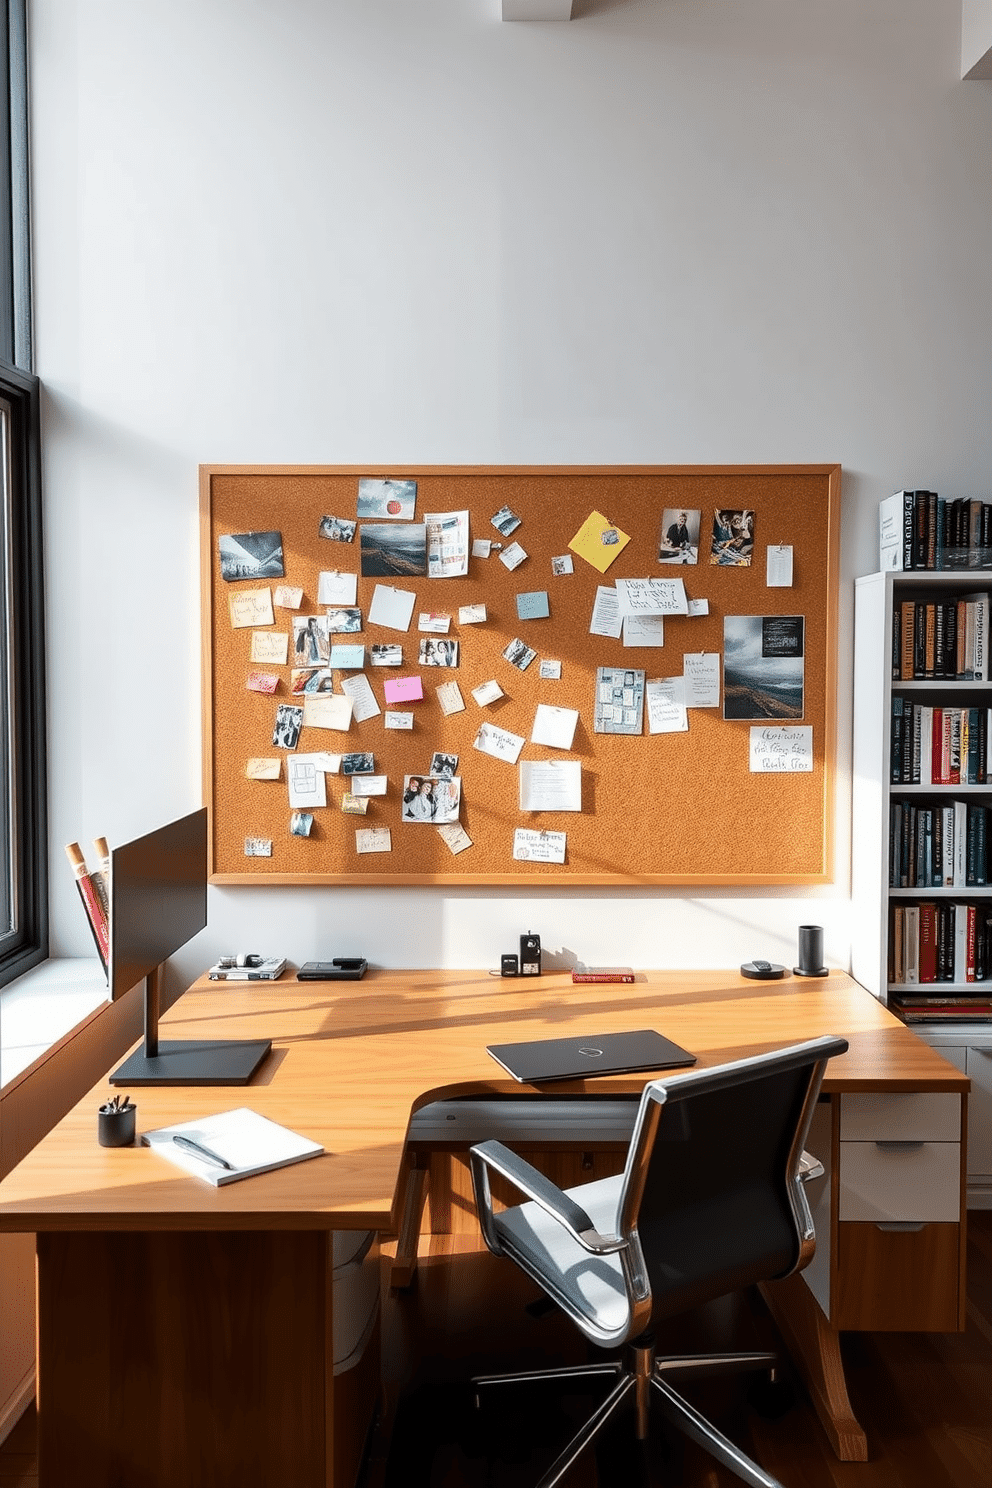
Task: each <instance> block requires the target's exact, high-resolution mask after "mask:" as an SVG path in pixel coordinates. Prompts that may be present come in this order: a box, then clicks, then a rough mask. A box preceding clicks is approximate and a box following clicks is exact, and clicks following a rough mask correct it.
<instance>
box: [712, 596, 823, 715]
mask: <svg viewBox="0 0 992 1488" xmlns="http://www.w3.org/2000/svg"><path fill="white" fill-rule="evenodd" d="M804 628H805V627H804V623H803V617H802V615H725V616H724V620H723V716H724V718H749V719H754V720H758V719H765V718H773V719H777V720H781V721H783V722H785V721H788V720H794V719H800V718H802V716H803V708H804V695H803V683H804V667H805V661H804V656H803V653H804V650H805V646H804Z"/></svg>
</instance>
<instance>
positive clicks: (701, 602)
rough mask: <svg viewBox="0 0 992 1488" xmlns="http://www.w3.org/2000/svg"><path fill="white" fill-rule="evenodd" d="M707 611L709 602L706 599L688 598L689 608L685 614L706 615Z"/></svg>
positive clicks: (708, 610)
mask: <svg viewBox="0 0 992 1488" xmlns="http://www.w3.org/2000/svg"><path fill="white" fill-rule="evenodd" d="M709 612H710V602H709V600H708V599H690V600H689V608H688V610H687V611H686V614H687V615H708V614H709Z"/></svg>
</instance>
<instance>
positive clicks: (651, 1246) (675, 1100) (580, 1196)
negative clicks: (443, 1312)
mask: <svg viewBox="0 0 992 1488" xmlns="http://www.w3.org/2000/svg"><path fill="white" fill-rule="evenodd" d="M846 1049H847V1041H846V1040H845V1039H840V1038H830V1037H824V1038H816V1039H810V1040H809V1041H807V1042H805V1043H801V1044H794V1045H792V1046H790V1047H788V1048H785V1049H780V1050H777V1051H775V1052H773V1053H768V1054H758V1055H755V1056H754V1057H753V1058H750V1059H741V1060H737V1061H735V1062H734V1063H732V1064H723V1065H719V1066H717V1067H716V1068H714V1069H703V1070H692V1071H689V1072H686V1073H684V1074H676V1075H672V1076H669V1077H666V1078H664V1079H660V1080H654V1081H652V1082H651V1083H650V1084H648V1085H646V1086H645V1088H644V1091H643V1093H642V1095H641V1102H640V1106H639V1109H638V1114H637V1120H636V1123H635V1126H634V1132H633V1136H632V1138H631V1143H630V1148H629V1151H628V1154H627V1162H626V1166H625V1167H624V1170H623V1172H622V1173H620V1174H618V1175H617V1176H616V1177H613V1178H603V1179H600V1180H598V1181H597V1182H594V1183H584V1184H582V1185H580V1186H579V1187H578V1188H571V1189H568V1190H567V1191H563V1190H562V1189H560V1188H558V1187H557V1185H556V1184H554V1183H552V1182H551V1181H550V1179H548V1178H545V1177H544V1175H543V1174H542V1173H539V1172H538V1171H537V1169H536V1168H533V1167H532V1166H531V1165H530V1163H528V1162H526V1161H525V1160H524V1159H523V1158H521V1157H519V1156H518V1155H517V1154H516V1153H514V1152H511V1151H510V1149H509V1148H508V1147H505V1146H504V1145H503V1143H502V1142H494V1141H490V1142H481V1143H479V1144H478V1145H477V1146H475V1147H473V1148H472V1149H471V1162H472V1181H473V1185H474V1188H475V1199H476V1205H477V1208H478V1214H479V1222H480V1225H481V1227H482V1233H483V1236H484V1238H485V1241H486V1244H487V1245H488V1247H489V1249H490V1250H491V1251H492V1252H493V1253H494V1254H495V1255H502V1256H507V1257H508V1258H509V1259H510V1260H512V1261H515V1262H516V1264H517V1265H518V1266H520V1267H521V1269H522V1270H523V1271H525V1272H526V1273H527V1275H528V1276H530V1277H531V1278H532V1279H533V1280H534V1281H536V1282H537V1283H538V1285H539V1286H541V1287H542V1288H543V1289H544V1291H545V1292H546V1293H547V1294H548V1296H549V1297H551V1298H552V1299H553V1300H554V1301H555V1302H556V1303H557V1304H558V1305H559V1307H561V1309H562V1310H563V1311H564V1312H565V1313H566V1314H567V1315H568V1316H569V1317H570V1318H571V1319H572V1321H573V1322H574V1323H575V1324H576V1326H577V1327H578V1328H580V1329H581V1330H582V1332H583V1333H584V1334H585V1335H586V1337H587V1338H589V1339H591V1340H592V1341H593V1342H594V1343H596V1344H599V1345H601V1346H602V1347H604V1348H613V1347H616V1346H617V1345H620V1344H624V1345H626V1346H627V1347H626V1350H625V1357H624V1358H623V1359H619V1360H604V1361H603V1362H602V1363H593V1364H587V1365H576V1366H574V1367H566V1368H564V1369H548V1370H530V1371H527V1372H526V1373H522V1374H507V1375H486V1376H480V1377H478V1378H477V1379H475V1380H474V1381H473V1383H474V1384H475V1385H476V1387H477V1388H478V1387H481V1386H485V1385H495V1384H507V1383H512V1382H523V1381H537V1380H545V1379H553V1378H558V1379H562V1380H567V1379H580V1378H589V1377H593V1376H597V1375H602V1376H607V1377H611V1376H612V1377H613V1378H614V1379H615V1383H614V1386H613V1388H612V1390H611V1391H610V1392H609V1394H608V1395H607V1397H606V1399H605V1400H604V1401H603V1403H602V1404H601V1405H600V1406H599V1407H598V1409H597V1410H596V1411H595V1412H594V1413H593V1415H592V1416H591V1417H590V1418H589V1420H588V1421H587V1422H586V1424H585V1425H584V1426H583V1427H582V1429H581V1430H580V1431H579V1432H578V1433H577V1435H576V1436H575V1437H574V1438H573V1440H572V1441H571V1442H570V1443H569V1445H568V1446H567V1447H566V1448H565V1450H564V1451H563V1452H562V1453H561V1455H560V1456H559V1457H558V1458H557V1460H556V1461H555V1462H554V1463H553V1465H552V1466H551V1467H550V1468H549V1470H548V1471H547V1472H546V1473H545V1475H544V1477H543V1478H542V1479H541V1481H540V1483H539V1484H538V1485H537V1488H553V1485H554V1484H556V1483H558V1482H559V1481H560V1479H561V1478H562V1477H563V1476H564V1475H565V1473H566V1472H567V1471H568V1469H569V1468H570V1467H571V1465H572V1464H573V1462H575V1460H576V1459H577V1458H578V1456H579V1455H580V1453H581V1452H582V1451H583V1450H584V1449H585V1448H586V1447H587V1446H588V1445H589V1444H590V1443H591V1442H592V1441H593V1440H594V1438H595V1437H596V1436H597V1435H598V1434H599V1432H601V1431H602V1429H603V1428H604V1426H605V1425H606V1423H607V1422H608V1421H609V1420H610V1418H611V1417H612V1416H613V1415H614V1413H615V1412H616V1411H617V1409H618V1408H619V1407H620V1405H621V1404H622V1403H623V1402H624V1401H625V1400H626V1399H627V1397H628V1396H630V1395H631V1394H633V1404H634V1406H635V1409H636V1433H637V1436H638V1438H639V1439H641V1440H644V1439H645V1438H646V1437H647V1435H648V1410H649V1401H654V1402H655V1403H656V1404H657V1405H659V1406H660V1407H661V1409H662V1411H663V1413H664V1415H665V1416H666V1417H668V1419H669V1420H670V1421H672V1422H673V1423H674V1424H675V1425H676V1426H677V1427H678V1428H679V1429H680V1430H681V1431H683V1432H684V1433H685V1434H686V1435H688V1436H689V1437H691V1438H692V1439H693V1440H694V1441H696V1442H698V1443H699V1444H700V1445H701V1446H702V1447H704V1448H705V1449H706V1450H707V1451H708V1452H710V1453H711V1454H712V1455H713V1456H714V1457H715V1458H717V1460H718V1461H720V1462H722V1463H723V1464H724V1465H725V1466H726V1467H728V1468H729V1469H730V1470H731V1472H733V1473H735V1474H736V1475H737V1476H738V1477H739V1478H742V1479H743V1480H744V1482H745V1483H749V1484H751V1485H753V1488H781V1485H779V1484H778V1483H777V1481H776V1479H775V1478H772V1477H770V1476H769V1474H768V1473H766V1472H764V1471H762V1469H761V1468H760V1467H758V1465H757V1463H755V1462H753V1461H752V1460H751V1459H750V1458H749V1457H747V1456H746V1455H745V1454H744V1453H743V1452H742V1451H740V1450H739V1448H737V1447H736V1446H734V1444H733V1442H731V1441H730V1440H729V1439H728V1438H727V1437H725V1436H724V1435H723V1434H722V1433H721V1432H719V1431H718V1430H717V1429H716V1427H714V1426H712V1425H711V1424H710V1422H709V1421H707V1420H706V1418H705V1417H704V1416H702V1415H700V1413H699V1412H698V1411H697V1410H695V1409H694V1407H693V1406H691V1405H690V1404H689V1402H688V1401H687V1400H685V1399H683V1397H682V1396H681V1395H680V1394H679V1393H678V1392H677V1391H676V1390H675V1389H674V1388H673V1386H672V1384H671V1380H672V1379H675V1378H679V1377H680V1376H687V1377H697V1378H698V1377H701V1376H703V1375H708V1374H716V1373H720V1372H723V1371H724V1370H726V1369H730V1368H737V1369H764V1368H771V1366H772V1365H773V1364H774V1362H775V1355H774V1354H770V1353H734V1354H705V1355H691V1356H679V1357H661V1356H659V1355H656V1353H655V1346H654V1336H653V1334H652V1333H651V1332H650V1331H649V1325H650V1324H652V1323H658V1322H661V1321H662V1320H663V1319H665V1318H669V1317H673V1316H675V1315H677V1314H678V1313H682V1312H688V1311H690V1310H691V1309H692V1308H695V1307H697V1306H699V1305H701V1304H702V1303H704V1302H708V1301H711V1300H713V1299H715V1298H717V1297H722V1296H725V1295H727V1294H728V1293H730V1292H734V1291H737V1290H739V1289H740V1288H742V1287H747V1286H751V1285H753V1284H754V1283H756V1282H760V1281H771V1280H775V1279H778V1278H780V1277H783V1276H788V1275H790V1274H791V1273H792V1272H793V1271H797V1270H800V1269H801V1268H802V1267H803V1266H805V1265H806V1264H807V1263H808V1262H809V1261H810V1259H811V1258H812V1255H813V1249H814V1243H815V1241H814V1234H813V1221H812V1217H811V1215H810V1211H809V1205H808V1204H807V1202H806V1196H805V1194H804V1192H803V1186H802V1185H803V1182H804V1181H806V1180H808V1179H810V1178H814V1177H818V1176H820V1175H821V1174H822V1173H823V1167H822V1165H821V1164H820V1163H818V1162H817V1161H816V1159H815V1158H813V1157H811V1156H810V1155H809V1154H808V1153H806V1152H804V1150H803V1145H804V1142H805V1140H806V1134H807V1132H808V1131H809V1124H810V1120H811V1119H812V1115H813V1107H814V1105H815V1104H816V1099H817V1095H818V1093H819V1089H820V1084H821V1081H822V1079H823V1072H824V1069H825V1067H826V1062H827V1060H828V1059H829V1058H831V1057H832V1056H833V1055H835V1054H842V1053H844V1051H845V1050H846ZM490 1170H492V1171H493V1172H496V1173H499V1174H501V1175H502V1176H503V1177H504V1178H506V1179H508V1180H509V1182H510V1183H511V1184H513V1185H514V1187H515V1188H517V1189H519V1190H520V1192H522V1193H523V1194H525V1195H526V1196H527V1199H528V1202H526V1203H523V1204H520V1205H518V1206H517V1207H515V1208H511V1209H506V1210H504V1211H503V1212H501V1213H497V1212H496V1211H495V1210H494V1208H493V1202H492V1194H491V1191H490V1181H489V1173H490Z"/></svg>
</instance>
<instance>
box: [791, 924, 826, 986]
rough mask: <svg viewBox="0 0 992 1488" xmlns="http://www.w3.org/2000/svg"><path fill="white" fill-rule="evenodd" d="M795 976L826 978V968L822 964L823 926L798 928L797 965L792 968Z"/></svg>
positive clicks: (802, 926) (801, 926)
mask: <svg viewBox="0 0 992 1488" xmlns="http://www.w3.org/2000/svg"><path fill="white" fill-rule="evenodd" d="M793 971H794V972H795V974H796V976H808V977H821V976H826V975H827V972H828V968H827V967H826V966H824V964H823V926H822V925H800V926H799V965H798V966H794V967H793Z"/></svg>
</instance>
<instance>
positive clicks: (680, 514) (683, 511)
mask: <svg viewBox="0 0 992 1488" xmlns="http://www.w3.org/2000/svg"><path fill="white" fill-rule="evenodd" d="M702 519H703V514H702V512H699V511H691V510H689V509H688V508H686V507H677V506H669V507H666V508H665V510H664V511H663V512H662V514H661V534H660V536H659V539H658V562H659V563H698V562H699V528H700V524H701V522H702Z"/></svg>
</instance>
